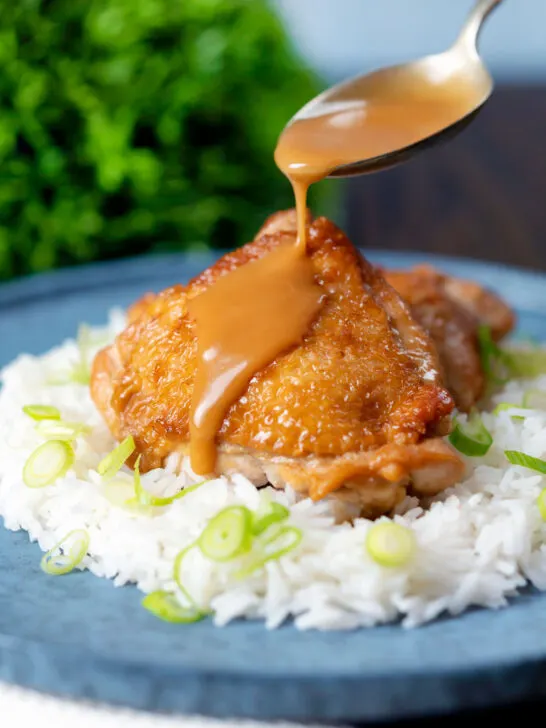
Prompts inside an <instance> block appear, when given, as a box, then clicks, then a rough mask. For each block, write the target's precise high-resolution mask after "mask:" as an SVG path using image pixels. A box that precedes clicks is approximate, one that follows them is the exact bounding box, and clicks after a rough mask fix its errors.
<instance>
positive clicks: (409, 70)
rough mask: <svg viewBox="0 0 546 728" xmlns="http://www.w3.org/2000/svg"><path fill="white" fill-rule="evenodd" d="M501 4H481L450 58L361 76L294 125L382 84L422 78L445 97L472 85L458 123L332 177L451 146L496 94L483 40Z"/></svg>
mask: <svg viewBox="0 0 546 728" xmlns="http://www.w3.org/2000/svg"><path fill="white" fill-rule="evenodd" d="M500 2H501V0H478V2H476V4H475V6H474V8H473V9H472V11H471V12H470V14H469V16H468V18H467V20H466V22H465V24H464V26H463V28H462V30H461V32H460V34H459V36H458V38H457V40H456V41H455V43H454V44H453V46H452V47H451V48H449V49H448V50H447V51H445V52H444V53H438V54H435V55H431V56H426V57H425V58H422V59H420V60H417V61H412V62H410V63H404V64H400V65H397V66H391V67H389V68H384V69H381V70H379V71H375V72H374V73H371V74H366V75H362V76H357V77H355V78H352V79H350V80H348V81H343V82H342V83H339V84H337V85H335V86H332V87H331V88H329V89H327V90H326V91H324V92H323V93H321V94H320V95H319V96H317V97H316V98H314V99H312V100H311V101H310V102H309V103H308V104H306V105H305V106H304V107H303V108H302V109H301V110H300V111H299V112H298V113H297V114H296V115H295V116H294V117H293V118H292V119H291V121H290V122H289V123H292V122H294V121H298V120H300V119H305V118H310V117H314V116H320V115H322V114H326V113H330V112H332V111H334V110H335V109H336V106H339V103H340V100H342V99H343V100H344V101H345V102H346V99H347V98H348V97H349V96H350V95H351V92H353V91H354V96H355V98H358V97H362V91H363V89H365V88H366V87H368V86H369V87H371V86H373V85H374V84H377V83H385V82H387V83H389V82H391V81H392V82H395V83H400V82H404V80H405V79H406V77H407V80H408V81H410V80H411V81H412V82H415V80H416V79H419V78H422V79H423V80H426V81H427V82H428V83H429V84H430V85H431V86H433V87H434V88H435V89H437V90H438V93H439V94H440V93H442V90H443V89H445V88H447V86H448V84H449V85H451V84H453V82H456V81H458V80H459V79H460V80H461V82H464V83H466V84H467V86H468V88H469V89H471V90H472V93H469V99H468V108H466V109H464V112H463V113H462V115H461V116H460V118H459V119H457V121H455V122H454V123H452V124H450V125H449V126H447V127H444V128H440V129H438V131H437V132H435V133H433V134H431V135H430V136H427V137H425V138H423V139H421V140H419V141H417V142H415V143H413V144H410V145H409V146H406V147H403V148H400V149H394V150H392V151H389V152H388V153H386V154H382V155H380V156H377V157H372V158H370V159H363V160H359V161H357V162H353V163H351V164H344V165H342V166H339V167H336V168H335V169H334V170H332V171H331V172H330V174H329V175H328V177H351V176H354V175H358V174H366V173H369V172H372V171H378V170H381V169H386V168H388V167H393V166H395V165H397V164H400V163H401V162H404V161H406V160H407V159H409V158H410V157H412V156H413V155H415V154H418V153H419V152H422V151H424V150H426V149H428V148H429V147H431V146H433V145H435V144H438V143H439V142H443V141H447V140H448V139H450V138H452V137H454V136H456V135H457V134H458V133H459V132H461V131H462V130H463V129H464V128H465V127H466V126H468V124H470V122H471V121H472V120H473V119H474V118H475V117H476V115H477V114H478V113H479V112H480V111H481V109H482V108H483V106H484V105H485V103H486V101H487V100H488V99H489V97H490V96H491V93H492V91H493V85H494V84H493V79H492V78H491V75H490V74H489V72H488V70H487V68H486V67H485V65H484V63H483V62H482V60H481V58H480V56H479V54H478V49H477V43H478V37H479V34H480V30H481V28H482V25H483V23H484V21H485V19H486V18H487V16H488V15H489V13H490V12H491V11H492V10H493V9H494V8H495V7H496V6H497V5H498V4H499V3H500Z"/></svg>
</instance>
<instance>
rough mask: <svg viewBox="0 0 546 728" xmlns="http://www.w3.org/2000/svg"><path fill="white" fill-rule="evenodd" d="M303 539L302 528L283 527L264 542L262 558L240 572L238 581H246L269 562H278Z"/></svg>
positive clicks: (237, 575)
mask: <svg viewBox="0 0 546 728" xmlns="http://www.w3.org/2000/svg"><path fill="white" fill-rule="evenodd" d="M302 539H303V532H302V530H301V528H297V527H296V526H283V527H282V528H280V529H279V530H278V531H276V532H275V533H274V535H273V536H272V537H271V538H269V539H267V540H266V541H263V542H262V544H261V546H262V549H263V552H262V554H261V556H260V557H259V558H256V559H254V560H253V561H251V563H250V564H248V565H247V566H245V567H244V568H243V569H241V570H240V571H238V572H237V573H236V574H235V576H236V577H237V578H238V579H244V578H246V577H247V576H249V575H250V574H252V573H253V572H254V571H257V570H258V569H261V568H262V566H265V564H267V562H268V561H278V560H279V559H280V558H282V557H283V556H285V555H286V554H288V553H290V551H293V550H294V549H295V548H297V546H299V545H300V543H301V541H302Z"/></svg>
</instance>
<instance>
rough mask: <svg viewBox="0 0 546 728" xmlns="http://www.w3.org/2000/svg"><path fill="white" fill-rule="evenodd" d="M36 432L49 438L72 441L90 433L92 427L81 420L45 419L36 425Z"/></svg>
mask: <svg viewBox="0 0 546 728" xmlns="http://www.w3.org/2000/svg"><path fill="white" fill-rule="evenodd" d="M35 429H36V432H38V433H39V434H40V435H42V437H45V438H47V439H48V440H64V441H65V442H72V441H73V440H75V439H76V438H77V437H79V436H80V435H88V434H89V433H90V432H91V428H90V427H87V425H82V423H81V422H64V421H63V420H43V421H42V422H38V424H37V425H36V428H35Z"/></svg>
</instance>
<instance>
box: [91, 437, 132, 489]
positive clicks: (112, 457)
mask: <svg viewBox="0 0 546 728" xmlns="http://www.w3.org/2000/svg"><path fill="white" fill-rule="evenodd" d="M135 447H136V446H135V441H134V440H133V436H132V435H129V437H126V438H125V440H122V442H120V444H119V445H118V446H117V447H115V448H114V449H113V450H112V452H111V453H109V454H108V455H107V456H106V457H105V458H103V459H102V460H101V461H100V463H99V464H98V466H97V471H98V473H99V475H102V476H103V477H104V478H107V479H108V478H113V477H114V475H116V473H117V472H118V471H119V469H120V468H121V466H122V465H123V464H124V463H125V461H126V460H127V458H128V457H129V456H130V455H132V454H133V453H134V451H135Z"/></svg>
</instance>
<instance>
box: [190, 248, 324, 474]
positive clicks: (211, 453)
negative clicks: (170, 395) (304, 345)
mask: <svg viewBox="0 0 546 728" xmlns="http://www.w3.org/2000/svg"><path fill="white" fill-rule="evenodd" d="M321 296H322V291H321V289H320V288H319V287H318V286H317V285H316V284H315V282H314V275H313V265H312V262H311V259H310V258H309V257H307V256H306V255H305V252H303V253H302V251H301V250H300V249H299V248H298V247H297V246H295V245H289V244H288V245H281V246H279V247H278V248H275V249H274V250H272V251H271V252H270V253H268V254H266V255H265V256H264V257H263V258H259V259H258V260H255V261H252V262H251V263H247V264H246V265H243V266H241V267H240V268H237V269H235V270H233V271H232V272H231V273H227V274H226V275H224V276H221V277H220V278H219V279H218V280H217V281H216V282H215V284H214V285H212V286H210V287H209V288H208V289H207V290H206V291H204V292H203V293H202V294H200V295H199V296H196V297H195V298H194V299H192V300H191V301H189V304H188V306H189V313H190V315H191V316H192V318H193V319H194V320H195V321H196V324H197V369H196V374H195V380H194V390H193V399H192V415H191V420H190V459H191V466H192V469H193V470H194V472H196V473H198V474H208V473H212V472H214V466H215V462H216V445H215V438H216V434H217V433H218V430H219V429H220V427H221V426H222V422H223V420H224V417H225V415H226V413H227V411H228V409H229V407H230V406H231V405H232V404H233V402H235V401H236V400H237V399H239V397H240V396H241V395H242V394H243V393H244V391H245V389H246V388H247V386H248V383H249V381H250V379H251V378H252V377H253V376H254V374H256V372H259V371H261V370H262V369H263V368H264V367H266V366H267V365H268V364H269V363H270V362H272V361H273V359H275V357H277V356H278V355H279V354H280V353H282V352H283V351H286V350H287V349H289V348H290V347H292V346H295V345H296V344H298V343H300V341H301V340H302V338H303V336H304V335H305V333H306V332H307V330H308V328H309V325H310V323H311V322H312V320H313V318H314V317H315V315H316V313H317V311H318V309H319V306H320V300H321Z"/></svg>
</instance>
